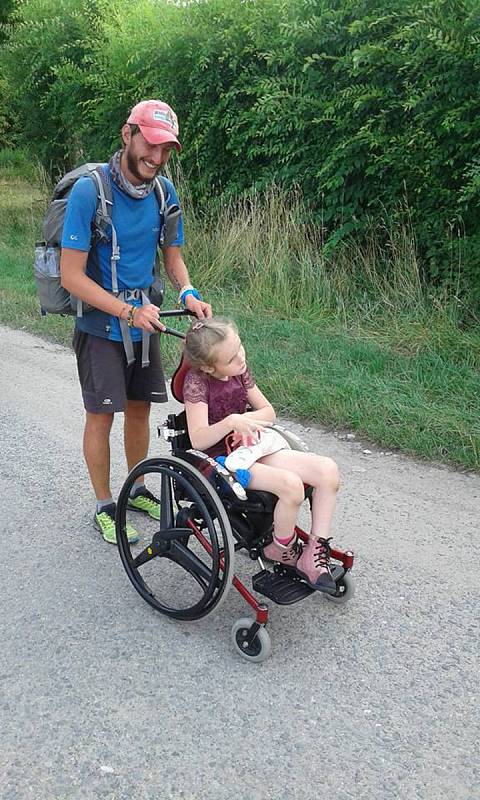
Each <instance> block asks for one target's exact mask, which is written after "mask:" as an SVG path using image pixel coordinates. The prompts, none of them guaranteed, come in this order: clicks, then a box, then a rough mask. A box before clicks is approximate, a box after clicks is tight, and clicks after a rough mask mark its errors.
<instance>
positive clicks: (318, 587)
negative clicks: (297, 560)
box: [295, 568, 337, 594]
mask: <svg viewBox="0 0 480 800" xmlns="http://www.w3.org/2000/svg"><path fill="white" fill-rule="evenodd" d="M295 572H296V573H297V575H299V576H300V577H301V578H302V579H303V580H304V581H305V582H306V583H307V584H308V585H309V586H310V588H311V589H315V591H316V592H325V593H326V594H331V593H332V592H335V591H336V589H337V584H336V583H335V581H334V580H333V578H330V581H331V585H327V584H319V583H312V582H311V580H310V579H309V577H308V575H306V574H305V573H304V572H302V571H301V570H300V569H297V568H295Z"/></svg>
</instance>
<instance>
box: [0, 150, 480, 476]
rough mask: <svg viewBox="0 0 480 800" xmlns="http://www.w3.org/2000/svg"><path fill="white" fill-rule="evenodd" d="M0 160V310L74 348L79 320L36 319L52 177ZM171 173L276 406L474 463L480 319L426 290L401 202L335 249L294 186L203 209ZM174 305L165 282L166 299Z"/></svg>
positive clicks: (195, 238) (478, 438) (217, 298)
mask: <svg viewBox="0 0 480 800" xmlns="http://www.w3.org/2000/svg"><path fill="white" fill-rule="evenodd" d="M2 158H3V166H0V320H1V321H3V322H5V323H7V324H9V325H11V326H13V327H23V328H26V329H28V330H32V331H34V332H36V333H41V334H42V335H44V336H47V337H50V338H53V339H56V340H58V341H61V342H63V343H65V344H68V343H69V341H70V338H71V330H72V319H71V318H68V319H64V318H61V317H58V316H54V315H50V316H47V317H45V318H42V317H40V315H39V311H38V303H37V300H36V296H35V287H34V281H33V271H32V261H33V248H34V242H35V239H36V238H38V237H39V235H40V233H41V221H42V217H43V213H44V210H45V206H46V201H47V197H48V193H49V191H50V187H49V186H48V185H47V182H46V180H45V176H44V174H42V173H39V172H38V170H37V171H36V172H35V167H34V165H31V164H30V162H29V161H28V159H27V161H23V162H21V160H18V158H17V157H15V158H14V159H13V160H12V161H11V162H9V161H8V158H7V157H6V156H5V153H4V154H3V156H2ZM0 160H1V159H0ZM172 177H173V178H174V180H175V182H176V184H177V186H179V193H180V196H181V197H182V200H183V206H184V209H185V216H186V242H187V243H186V246H185V260H186V262H187V264H188V266H189V270H190V274H191V276H192V280H193V281H194V282H195V283H196V284H197V285H198V286H199V288H200V289H201V290H202V292H203V294H204V296H206V297H207V298H208V299H209V300H210V302H212V305H213V308H214V310H215V311H216V312H217V313H224V314H227V315H230V316H233V317H234V318H236V320H237V321H238V323H239V326H240V330H241V333H242V337H243V339H244V341H245V344H246V347H247V352H248V354H249V361H250V364H251V366H252V367H253V370H254V374H255V375H256V377H257V379H258V380H259V383H260V385H261V386H262V388H263V389H264V390H265V391H266V393H267V396H269V397H270V398H271V400H272V401H273V403H274V405H275V406H276V408H277V410H278V411H280V412H282V413H284V414H293V415H295V416H298V417H302V418H306V419H308V420H309V421H311V422H317V423H319V424H323V425H327V426H329V427H334V428H347V429H349V430H355V431H358V432H359V433H360V434H362V435H364V436H366V437H369V438H370V439H373V440H375V441H377V442H378V443H379V444H381V445H383V446H386V447H388V448H392V447H394V448H398V449H400V450H403V451H404V452H408V453H413V454H417V455H421V456H423V457H425V458H429V459H438V460H441V461H444V462H448V463H454V464H460V465H464V466H467V467H470V468H474V469H479V468H480V414H479V397H480V369H479V368H480V333H479V328H478V326H477V327H475V326H471V327H470V328H467V329H465V328H462V326H461V324H460V321H461V315H462V309H461V308H460V307H459V304H458V302H457V300H456V298H455V296H454V295H450V296H448V295H446V294H443V295H442V294H436V293H435V292H433V291H432V290H431V289H430V290H427V289H426V287H425V286H424V284H423V280H422V269H421V264H420V263H419V261H418V258H417V255H416V247H415V239H414V237H413V235H412V230H411V226H410V225H409V218H408V212H407V210H406V209H399V212H398V214H397V215H396V216H395V217H394V218H390V219H388V218H387V219H386V220H385V223H384V224H383V225H382V226H381V229H379V227H378V226H377V227H376V228H375V227H373V226H372V228H371V230H370V231H369V234H368V236H367V237H366V238H365V240H364V241H363V242H362V244H359V243H358V242H355V241H354V240H353V239H352V240H351V241H350V242H347V243H345V245H344V247H343V248H342V250H341V251H339V252H338V251H337V253H336V255H335V256H332V255H331V254H330V253H329V252H328V250H327V249H326V248H325V247H324V246H323V241H322V236H323V231H322V226H318V225H314V224H313V223H312V220H311V219H310V218H309V214H308V209H306V208H305V207H304V205H303V203H302V198H301V196H300V194H299V192H298V191H297V190H295V189H294V190H292V192H290V194H289V195H285V194H282V193H281V192H280V191H279V190H278V189H276V188H274V187H273V188H270V189H269V190H268V191H266V192H264V193H263V194H261V193H260V192H259V193H257V194H254V195H253V196H250V197H248V198H247V197H244V198H241V199H240V200H237V201H233V200H232V201H231V202H230V203H228V204H223V205H219V206H218V207H217V208H215V209H213V210H212V212H211V213H210V214H209V215H208V216H207V215H205V214H202V215H200V214H198V213H196V212H195V211H194V210H193V206H192V204H191V203H190V200H189V192H188V186H185V185H184V184H183V185H182V179H181V175H180V176H179V175H177V174H173V176H172ZM175 302H176V296H175V294H174V292H173V290H172V289H169V290H168V291H167V297H166V301H165V305H166V306H167V307H168V306H170V307H171V306H172V305H174V304H175ZM179 326H180V327H182V323H179ZM183 327H185V325H183ZM165 356H166V361H167V365H168V368H171V367H172V366H173V364H174V362H175V361H176V360H177V359H178V341H175V342H170V341H168V342H165Z"/></svg>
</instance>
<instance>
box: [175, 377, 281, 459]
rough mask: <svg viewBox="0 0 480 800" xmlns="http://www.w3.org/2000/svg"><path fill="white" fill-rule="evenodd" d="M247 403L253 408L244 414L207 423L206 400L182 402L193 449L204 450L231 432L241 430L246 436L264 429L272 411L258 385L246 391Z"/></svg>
mask: <svg viewBox="0 0 480 800" xmlns="http://www.w3.org/2000/svg"><path fill="white" fill-rule="evenodd" d="M247 397H248V402H249V403H250V405H251V406H252V408H253V409H254V410H253V411H247V412H246V413H245V414H229V415H228V416H227V417H225V418H224V419H222V420H220V422H215V423H214V424H213V425H209V424H208V405H207V403H190V402H189V401H188V400H186V401H185V413H186V415H187V426H188V434H189V436H190V441H191V443H192V447H193V448H195V450H206V449H207V448H209V447H212V445H214V444H216V443H217V442H219V441H220V440H221V439H223V438H224V437H225V436H228V434H229V433H231V431H235V432H237V433H243V434H244V435H245V436H246V437H247V436H251V435H252V434H256V433H257V431H261V430H263V429H264V428H265V427H267V426H268V425H271V424H272V422H275V411H274V409H273V406H272V405H271V404H270V403H269V402H268V400H267V399H266V397H265V395H264V394H262V392H261V391H260V389H259V388H258V386H254V387H252V388H251V389H249V390H248V394H247Z"/></svg>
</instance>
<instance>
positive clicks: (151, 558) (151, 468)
mask: <svg viewBox="0 0 480 800" xmlns="http://www.w3.org/2000/svg"><path fill="white" fill-rule="evenodd" d="M142 475H143V476H144V477H145V482H146V484H147V487H148V488H149V490H150V491H151V492H152V493H153V494H154V495H155V496H156V497H158V499H160V501H161V502H160V519H159V520H154V519H152V518H150V517H148V515H146V514H141V515H140V514H138V513H137V514H135V520H134V523H135V528H137V530H139V533H140V534H141V541H140V543H138V544H130V543H129V542H128V539H127V536H126V523H127V512H129V511H131V510H132V509H131V508H130V507H129V504H128V500H129V497H130V491H131V489H132V486H133V484H134V483H135V481H136V480H137V479H138V478H139V477H140V476H142ZM140 517H141V519H139V518H140ZM137 522H138V523H139V524H140V525H141V528H139V524H137ZM116 533H117V543H118V549H119V552H120V557H121V559H122V563H123V566H124V568H125V571H126V573H127V575H128V577H129V579H130V581H131V582H132V584H133V586H134V587H135V589H136V590H137V592H138V593H139V594H140V595H141V596H142V597H143V599H144V600H146V602H147V603H149V605H151V606H152V607H153V608H155V609H156V610H157V611H160V612H161V613H162V614H165V615H166V616H168V617H172V618H174V619H181V620H194V619H200V618H201V617H204V616H206V615H207V614H209V613H210V612H211V611H213V610H214V608H216V607H217V606H219V605H220V603H221V602H222V601H223V600H224V599H225V597H226V594H227V592H228V589H229V588H230V585H231V582H232V577H233V558H234V552H235V548H234V542H233V535H232V531H231V527H230V522H229V520H228V517H227V514H226V512H225V509H224V507H223V505H222V503H221V501H220V498H219V497H218V495H217V494H216V492H215V490H214V489H213V488H212V486H211V485H210V484H209V483H208V481H207V480H206V479H205V478H204V476H203V475H202V474H201V473H200V472H199V471H198V470H197V469H196V468H195V467H193V466H192V465H191V464H188V463H187V462H186V461H183V460H182V459H180V458H177V457H176V456H170V455H168V456H160V457H157V458H150V459H146V460H144V461H141V462H140V463H139V464H137V465H136V466H135V467H134V468H133V469H132V470H131V472H130V473H129V475H128V477H127V479H126V481H125V483H124V484H123V486H122V489H121V491H120V495H119V498H118V502H117V514H116Z"/></svg>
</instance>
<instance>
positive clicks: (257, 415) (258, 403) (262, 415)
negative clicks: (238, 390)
mask: <svg viewBox="0 0 480 800" xmlns="http://www.w3.org/2000/svg"><path fill="white" fill-rule="evenodd" d="M247 400H248V404H249V405H250V406H251V407H252V409H253V411H247V412H246V413H245V414H244V415H243V416H247V417H249V418H250V419H257V420H260V421H261V422H263V425H262V427H265V423H266V424H267V425H268V424H270V425H272V424H273V423H274V422H275V420H276V418H277V415H276V414H275V409H274V407H273V406H272V404H271V403H270V402H269V401H268V400H267V398H266V397H265V395H264V394H263V392H261V391H260V389H259V388H258V386H257V384H255V386H252V388H251V389H248V391H247Z"/></svg>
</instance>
